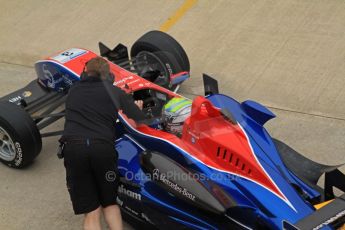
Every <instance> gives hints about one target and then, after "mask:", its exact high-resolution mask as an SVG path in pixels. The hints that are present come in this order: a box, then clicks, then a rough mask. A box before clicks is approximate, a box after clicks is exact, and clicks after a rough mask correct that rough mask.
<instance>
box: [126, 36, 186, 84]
mask: <svg viewBox="0 0 345 230" xmlns="http://www.w3.org/2000/svg"><path fill="white" fill-rule="evenodd" d="M131 57H132V59H135V62H134V68H135V69H136V71H137V73H138V75H139V76H142V77H144V78H145V76H146V75H147V74H149V75H152V73H153V75H154V73H158V75H157V78H154V80H151V79H148V80H150V81H153V82H154V83H155V84H157V85H160V86H163V87H165V88H168V89H170V90H173V89H174V87H176V85H175V86H174V85H171V84H170V76H171V75H173V74H177V73H180V72H184V71H187V72H189V71H190V64H189V60H188V57H187V54H186V52H185V50H184V49H183V48H182V46H181V45H180V44H179V43H178V42H177V41H176V40H175V39H174V38H173V37H171V36H170V35H168V34H166V33H164V32H161V31H150V32H147V33H146V34H144V35H143V36H141V37H140V38H139V39H138V40H137V41H136V42H135V43H134V44H133V46H132V48H131Z"/></svg>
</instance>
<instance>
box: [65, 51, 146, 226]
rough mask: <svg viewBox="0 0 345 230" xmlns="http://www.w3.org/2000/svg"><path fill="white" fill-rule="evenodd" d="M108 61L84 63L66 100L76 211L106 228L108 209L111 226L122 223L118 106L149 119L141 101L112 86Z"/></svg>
mask: <svg viewBox="0 0 345 230" xmlns="http://www.w3.org/2000/svg"><path fill="white" fill-rule="evenodd" d="M113 81H114V78H113V77H112V76H111V74H110V68H109V64H108V62H107V61H106V60H104V59H103V58H100V57H97V58H94V59H91V60H90V61H88V62H87V63H86V65H85V69H84V71H83V74H82V75H81V80H80V81H79V82H77V83H75V85H73V86H72V87H71V89H70V90H69V94H68V97H67V100H66V116H65V129H64V132H63V136H62V138H61V139H60V140H59V141H60V143H62V145H63V144H64V145H65V146H63V155H64V165H65V168H66V181H67V188H68V191H69V194H70V197H71V201H72V205H73V209H74V212H75V214H76V215H77V214H85V219H84V224H83V225H84V229H92V230H93V229H101V224H100V215H101V213H102V212H103V214H104V217H105V220H106V222H107V224H108V226H109V228H110V229H111V230H114V229H122V220H121V213H120V209H119V207H118V206H117V205H116V195H117V186H118V179H119V176H118V174H117V159H118V154H117V152H116V150H115V148H114V141H115V138H116V130H115V123H116V120H117V116H118V114H117V112H118V110H122V111H123V112H124V113H125V114H126V115H127V117H129V118H132V119H133V120H135V121H137V122H140V123H141V122H143V120H144V119H145V116H144V114H143V113H142V111H141V109H142V105H143V102H142V101H135V102H134V101H133V99H132V97H131V96H130V95H128V94H126V93H125V92H124V91H122V90H121V89H120V88H118V87H116V86H113V84H112V83H113Z"/></svg>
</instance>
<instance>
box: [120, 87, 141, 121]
mask: <svg viewBox="0 0 345 230" xmlns="http://www.w3.org/2000/svg"><path fill="white" fill-rule="evenodd" d="M119 101H120V108H118V109H122V111H123V113H124V114H126V116H127V117H128V118H131V119H133V120H135V121H136V122H138V123H143V124H146V122H147V119H146V117H145V114H144V113H143V112H142V111H141V109H142V106H143V102H142V101H134V100H133V98H132V95H130V94H127V93H125V92H124V91H123V90H120V95H119Z"/></svg>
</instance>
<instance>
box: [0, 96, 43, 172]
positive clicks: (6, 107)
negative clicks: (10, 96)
mask: <svg viewBox="0 0 345 230" xmlns="http://www.w3.org/2000/svg"><path fill="white" fill-rule="evenodd" d="M41 149H42V139H41V135H40V132H39V131H38V129H37V126H36V124H35V122H34V121H33V120H32V118H31V117H30V116H29V114H28V113H26V112H25V111H24V110H23V109H22V108H21V107H20V106H18V105H15V104H13V103H10V102H7V101H1V102H0V161H1V162H2V163H4V164H5V165H7V166H9V167H12V168H23V167H25V166H27V165H29V164H31V163H32V162H33V160H34V159H35V158H36V156H37V155H38V154H39V153H40V152H41Z"/></svg>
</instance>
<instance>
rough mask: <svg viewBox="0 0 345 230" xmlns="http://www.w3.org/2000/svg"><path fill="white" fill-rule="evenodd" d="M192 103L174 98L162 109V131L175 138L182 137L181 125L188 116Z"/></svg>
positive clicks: (180, 98)
mask: <svg viewBox="0 0 345 230" xmlns="http://www.w3.org/2000/svg"><path fill="white" fill-rule="evenodd" d="M191 109H192V101H191V100H189V99H186V98H182V97H174V98H173V99H171V100H170V101H169V102H168V103H167V104H165V106H164V107H163V113H162V120H163V126H164V129H165V130H166V131H167V132H170V133H173V134H175V135H177V136H181V135H182V128H183V123H184V121H185V120H186V119H187V117H189V116H190V114H191Z"/></svg>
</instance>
